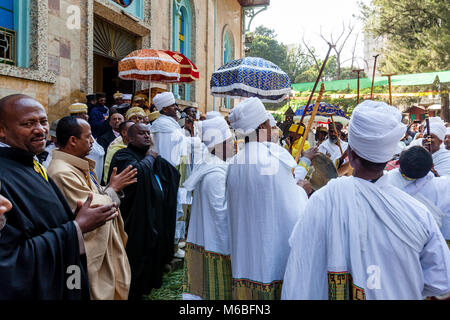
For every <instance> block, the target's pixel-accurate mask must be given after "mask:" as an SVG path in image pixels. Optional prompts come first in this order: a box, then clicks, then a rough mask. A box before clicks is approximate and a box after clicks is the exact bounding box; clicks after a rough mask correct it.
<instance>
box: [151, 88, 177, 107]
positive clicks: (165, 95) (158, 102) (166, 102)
mask: <svg viewBox="0 0 450 320" xmlns="http://www.w3.org/2000/svg"><path fill="white" fill-rule="evenodd" d="M153 103H154V104H155V107H156V108H157V109H158V111H161V110H162V109H163V108H165V107H168V106H171V105H173V104H175V97H174V95H173V93H172V92H162V93H158V94H157V95H156V96H155V97H154V98H153Z"/></svg>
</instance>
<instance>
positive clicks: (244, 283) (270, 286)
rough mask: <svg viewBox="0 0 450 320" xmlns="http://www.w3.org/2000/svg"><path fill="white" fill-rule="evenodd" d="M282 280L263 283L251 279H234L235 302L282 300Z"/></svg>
mask: <svg viewBox="0 0 450 320" xmlns="http://www.w3.org/2000/svg"><path fill="white" fill-rule="evenodd" d="M282 286H283V281H282V280H277V281H272V282H271V283H261V282H257V281H253V280H250V279H233V299H234V300H280V299H281V288H282Z"/></svg>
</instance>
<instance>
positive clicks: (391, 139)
mask: <svg viewBox="0 0 450 320" xmlns="http://www.w3.org/2000/svg"><path fill="white" fill-rule="evenodd" d="M405 132H406V126H405V125H404V124H403V123H402V114H401V113H400V111H398V110H397V109H396V108H394V107H392V106H390V105H388V104H386V103H384V102H380V101H371V100H366V101H364V102H363V103H361V104H359V105H357V106H356V108H355V109H354V110H353V114H352V117H351V120H350V124H349V128H348V143H349V145H350V147H351V148H352V149H353V151H355V152H356V154H357V155H358V156H360V157H361V158H363V159H365V160H368V161H371V162H374V163H384V162H388V161H389V160H391V159H392V157H393V156H394V154H395V152H396V151H397V148H398V142H399V141H400V139H401V138H402V137H403V136H404V135H405Z"/></svg>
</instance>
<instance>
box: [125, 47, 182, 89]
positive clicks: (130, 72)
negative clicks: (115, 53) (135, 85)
mask: <svg viewBox="0 0 450 320" xmlns="http://www.w3.org/2000/svg"><path fill="white" fill-rule="evenodd" d="M119 77H120V78H121V79H125V80H141V81H148V82H163V81H174V80H175V81H178V80H180V64H179V63H178V62H177V61H176V60H175V59H174V58H172V57H171V56H170V55H169V54H167V53H165V52H164V51H161V50H154V49H142V50H136V51H133V52H131V53H130V54H129V55H127V56H126V57H125V58H123V59H122V60H121V61H120V62H119Z"/></svg>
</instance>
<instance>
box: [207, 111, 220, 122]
mask: <svg viewBox="0 0 450 320" xmlns="http://www.w3.org/2000/svg"><path fill="white" fill-rule="evenodd" d="M215 117H222V118H223V116H222V114H221V113H220V112H219V111H209V112H207V113H206V120H210V119H213V118H215Z"/></svg>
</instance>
